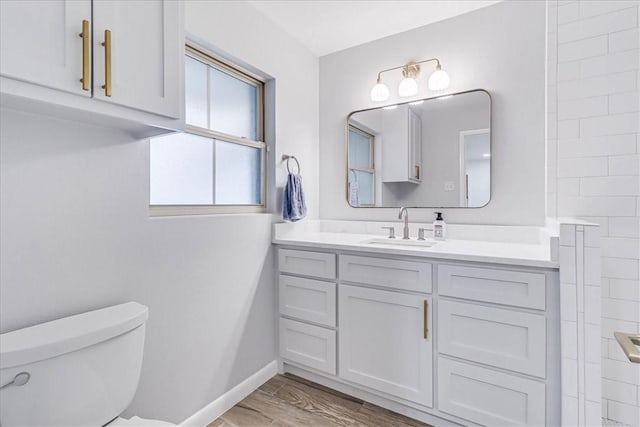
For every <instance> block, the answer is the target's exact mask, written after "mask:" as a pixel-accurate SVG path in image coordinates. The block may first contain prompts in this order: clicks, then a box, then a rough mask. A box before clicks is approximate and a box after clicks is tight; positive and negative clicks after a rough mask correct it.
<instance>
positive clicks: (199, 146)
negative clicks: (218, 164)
mask: <svg viewBox="0 0 640 427" xmlns="http://www.w3.org/2000/svg"><path fill="white" fill-rule="evenodd" d="M150 166H151V168H150V202H151V204H152V205H210V204H212V203H213V140H212V139H209V138H203V137H201V136H197V135H191V134H188V133H177V134H172V135H169V136H165V137H162V138H153V139H151V142H150Z"/></svg>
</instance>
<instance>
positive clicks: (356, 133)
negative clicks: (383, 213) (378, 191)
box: [348, 125, 375, 207]
mask: <svg viewBox="0 0 640 427" xmlns="http://www.w3.org/2000/svg"><path fill="white" fill-rule="evenodd" d="M373 149H374V136H373V135H371V134H370V133H368V132H366V131H364V130H362V129H359V128H357V127H356V126H353V125H349V153H348V158H349V160H348V162H349V168H348V169H349V204H350V205H351V206H354V207H357V206H373V205H375V167H374V162H373V155H374V153H373Z"/></svg>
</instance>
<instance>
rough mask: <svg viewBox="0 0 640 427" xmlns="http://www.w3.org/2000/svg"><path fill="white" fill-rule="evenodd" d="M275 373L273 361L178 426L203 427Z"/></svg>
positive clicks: (274, 362) (275, 363)
mask: <svg viewBox="0 0 640 427" xmlns="http://www.w3.org/2000/svg"><path fill="white" fill-rule="evenodd" d="M277 373H278V363H277V362H276V361H275V360H274V361H273V362H269V363H268V364H267V365H266V366H265V367H264V368H262V369H260V370H259V371H258V372H256V373H255V374H253V375H251V376H250V377H249V378H247V379H246V380H244V381H242V382H241V383H240V384H238V385H237V386H235V387H234V388H232V389H231V390H229V391H228V392H226V393H225V394H223V395H222V396H220V397H218V398H217V399H216V400H214V401H213V402H211V403H209V404H208V405H207V406H205V407H204V408H202V409H200V410H199V411H198V412H196V413H195V414H193V415H192V416H190V417H189V418H187V419H186V420H184V421H183V422H181V423H180V426H184V427H186V426H189V427H205V426H206V425H207V424H209V423H210V422H211V421H213V420H215V419H216V418H219V417H220V415H222V414H224V413H225V412H227V411H228V410H229V409H231V408H232V407H233V406H234V405H235V404H236V403H238V402H240V401H241V400H242V399H244V398H245V397H247V396H248V395H250V394H251V393H253V392H254V391H255V390H256V389H257V388H258V387H260V386H261V385H262V384H264V383H265V382H267V381H268V380H269V379H270V378H271V377H273V376H274V375H276V374H277Z"/></svg>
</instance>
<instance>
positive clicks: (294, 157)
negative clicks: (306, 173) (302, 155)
mask: <svg viewBox="0 0 640 427" xmlns="http://www.w3.org/2000/svg"><path fill="white" fill-rule="evenodd" d="M291 159H293V160H294V161H295V162H296V165H297V166H298V175H300V162H298V159H296V156H290V155H288V154H283V155H282V161H283V162H284V161H285V160H286V161H287V172H288V173H291V169H289V160H291Z"/></svg>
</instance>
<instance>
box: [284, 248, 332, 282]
mask: <svg viewBox="0 0 640 427" xmlns="http://www.w3.org/2000/svg"><path fill="white" fill-rule="evenodd" d="M278 266H279V269H280V271H281V272H283V273H291V274H300V275H304V276H313V277H319V278H322V279H335V278H336V254H329V253H325V252H309V251H297V250H293V249H280V250H278Z"/></svg>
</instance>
